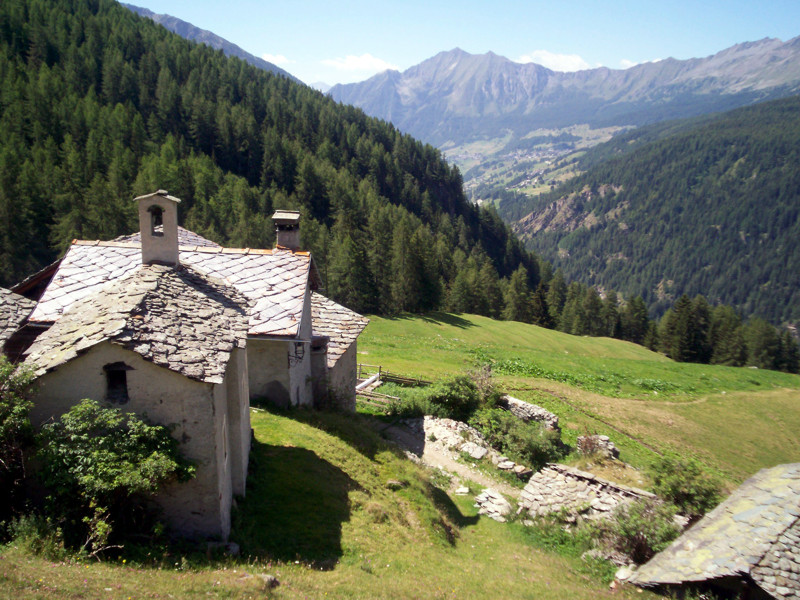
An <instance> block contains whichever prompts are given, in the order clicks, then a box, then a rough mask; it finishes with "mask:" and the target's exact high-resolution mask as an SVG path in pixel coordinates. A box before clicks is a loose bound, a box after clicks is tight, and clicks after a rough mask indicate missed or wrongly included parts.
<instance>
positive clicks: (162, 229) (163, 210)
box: [135, 190, 180, 265]
mask: <svg viewBox="0 0 800 600" xmlns="http://www.w3.org/2000/svg"><path fill="white" fill-rule="evenodd" d="M135 200H136V202H138V203H139V232H140V235H141V237H142V264H145V265H152V264H159V265H177V264H178V262H179V261H178V203H179V202H180V200H178V199H177V198H173V197H172V196H170V195H169V194H168V193H167V191H166V190H158V191H157V192H153V193H152V194H145V195H144V196H139V197H138V198H135Z"/></svg>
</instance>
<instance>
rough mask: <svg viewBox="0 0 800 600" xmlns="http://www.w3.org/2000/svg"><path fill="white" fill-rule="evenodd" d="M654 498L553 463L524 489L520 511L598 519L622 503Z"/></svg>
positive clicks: (537, 514)
mask: <svg viewBox="0 0 800 600" xmlns="http://www.w3.org/2000/svg"><path fill="white" fill-rule="evenodd" d="M655 498H656V496H655V494H651V493H650V492H646V491H644V490H640V489H638V488H632V487H628V486H625V485H621V484H618V483H613V482H611V481H608V480H606V479H602V478H600V477H597V476H595V475H593V474H591V473H587V472H586V471H580V470H578V469H574V468H572V467H567V466H565V465H558V464H554V463H550V464H548V465H547V466H546V467H544V468H543V469H542V470H541V471H539V472H538V473H536V474H534V475H533V477H531V478H530V480H529V481H528V484H527V485H526V486H525V489H523V490H522V494H520V500H519V512H522V511H527V513H528V515H530V516H531V517H537V516H541V515H546V514H550V513H554V512H561V511H563V512H565V513H573V514H574V515H575V516H577V515H578V514H580V515H582V516H584V517H586V518H589V519H596V518H603V517H606V516H610V515H611V513H612V512H613V511H614V509H615V508H616V507H617V506H619V505H620V504H624V503H626V502H633V501H637V500H648V499H655Z"/></svg>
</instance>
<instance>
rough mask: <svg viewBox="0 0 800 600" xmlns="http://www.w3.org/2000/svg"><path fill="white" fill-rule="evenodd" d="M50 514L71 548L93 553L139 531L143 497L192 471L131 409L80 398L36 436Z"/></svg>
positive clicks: (159, 431)
mask: <svg viewBox="0 0 800 600" xmlns="http://www.w3.org/2000/svg"><path fill="white" fill-rule="evenodd" d="M38 438H39V454H38V455H39V457H40V459H41V460H42V464H43V467H42V471H41V478H42V481H43V483H44V484H45V486H46V487H47V489H48V491H49V492H50V496H49V498H48V501H49V502H48V503H49V511H50V514H51V515H52V516H53V517H54V518H56V519H57V520H58V522H59V524H60V525H61V526H62V528H63V531H64V537H65V540H66V542H67V544H68V545H69V546H72V547H78V548H82V549H84V550H86V551H88V552H90V553H92V554H96V553H97V552H99V551H101V550H102V549H103V548H104V547H106V546H107V544H109V543H110V540H111V539H112V537H114V536H113V534H117V536H120V535H124V533H125V532H126V531H127V530H129V529H133V528H134V527H135V528H136V529H137V530H138V531H141V525H142V524H141V521H140V519H141V518H142V517H143V516H144V515H145V514H146V510H145V504H146V500H147V499H148V498H149V497H151V496H152V495H153V494H155V492H156V491H157V490H158V488H159V487H160V486H161V485H162V484H164V483H165V482H167V481H168V480H172V479H177V480H186V479H189V478H190V477H191V476H192V475H193V474H194V467H193V466H191V465H190V464H189V463H188V462H187V461H186V460H184V459H183V457H182V456H181V455H180V453H179V451H178V442H177V441H176V440H175V439H173V438H172V437H171V436H170V434H169V431H168V430H167V429H166V428H165V427H162V426H160V425H151V424H149V423H147V421H146V420H144V419H141V418H139V417H138V416H136V415H135V414H133V413H123V412H122V411H120V410H118V409H115V408H103V407H101V406H100V404H98V403H97V402H96V401H94V400H82V401H81V402H80V403H79V404H77V405H75V406H73V407H72V408H71V409H70V410H69V412H67V413H65V414H64V415H62V416H61V419H60V420H58V421H56V422H54V423H50V424H47V425H45V426H44V427H42V431H41V433H40V434H39V436H38Z"/></svg>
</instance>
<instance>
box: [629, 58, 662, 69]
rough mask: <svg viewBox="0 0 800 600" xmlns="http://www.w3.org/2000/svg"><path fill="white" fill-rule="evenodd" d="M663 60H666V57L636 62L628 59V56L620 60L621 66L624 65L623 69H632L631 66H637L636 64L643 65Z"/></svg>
mask: <svg viewBox="0 0 800 600" xmlns="http://www.w3.org/2000/svg"><path fill="white" fill-rule="evenodd" d="M662 60H664V59H663V58H654V59H653V60H645V61H642V62H634V61H632V60H628V59H627V58H623V59H622V60H621V61H619V66H620V67H622V68H623V69H630V68H631V67H635V66H636V65H643V64H645V63H657V62H661V61H662Z"/></svg>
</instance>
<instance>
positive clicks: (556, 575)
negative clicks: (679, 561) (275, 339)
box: [0, 410, 649, 600]
mask: <svg viewBox="0 0 800 600" xmlns="http://www.w3.org/2000/svg"><path fill="white" fill-rule="evenodd" d="M251 416H252V425H253V429H254V432H255V438H254V446H253V451H252V455H251V470H250V477H249V480H248V489H247V497H246V498H245V499H243V500H241V501H240V502H239V504H238V507H237V509H236V511H235V514H234V527H233V532H232V534H231V538H232V539H233V540H235V541H237V542H238V543H240V544H241V549H242V555H241V556H240V557H238V558H229V559H225V560H222V561H217V562H214V561H208V560H207V559H205V557H203V556H200V557H197V556H195V557H189V558H188V559H186V558H182V557H181V556H180V555H179V554H176V553H175V551H174V550H173V551H171V552H170V553H166V552H165V553H160V552H159V553H155V554H154V557H153V558H152V559H141V558H138V559H137V558H135V557H132V556H128V557H120V559H119V560H116V561H111V562H102V563H98V562H96V561H86V562H79V561H74V560H71V561H51V560H45V559H43V558H40V557H36V556H33V555H31V554H30V553H29V552H27V551H26V550H25V549H24V548H22V547H18V546H14V545H10V546H7V547H5V548H2V549H0V598H15V599H17V600H23V599H27V598H52V597H59V598H142V597H146V598H195V597H202V598H209V597H211V598H257V597H264V596H265V592H266V596H267V597H271V598H315V599H316V598H364V599H375V598H402V599H413V598H425V599H429V598H441V599H444V598H460V599H467V598H498V597H499V598H537V599H545V600H546V599H553V600H558V599H563V600H567V599H573V598H575V599H587V600H589V599H593V598H601V597H604V596H607V595H610V593H611V592H610V591H609V590H608V588H607V586H606V585H604V584H603V583H602V582H601V581H600V579H599V576H598V574H597V573H596V572H593V571H592V570H591V568H590V566H589V565H588V564H587V563H584V561H582V560H581V559H580V557H579V556H570V555H569V553H568V552H567V553H565V552H563V551H562V552H561V553H560V554H553V553H551V552H548V551H545V550H543V549H541V546H542V544H541V542H540V543H539V547H537V546H536V544H535V542H534V541H532V540H531V539H530V537H529V534H528V533H526V531H525V530H524V528H523V527H522V526H521V525H518V524H501V523H497V522H495V521H492V520H490V519H487V518H485V517H479V516H478V515H477V514H476V510H475V508H474V507H473V506H472V498H471V497H469V498H465V497H460V498H457V499H454V498H451V497H450V496H448V495H447V494H446V493H445V492H444V491H443V490H442V489H441V488H440V487H437V486H436V485H434V483H436V481H435V479H432V476H431V474H429V473H428V472H426V471H425V470H423V469H422V468H421V467H419V466H417V465H415V464H414V463H412V462H411V461H409V460H408V459H406V458H405V456H404V455H402V454H401V453H400V452H399V451H398V450H396V449H394V448H393V447H390V446H389V445H387V444H386V443H385V442H384V441H383V440H382V439H381V438H380V436H379V435H378V434H377V433H376V432H375V431H374V429H373V428H372V427H371V426H370V425H369V422H368V420H367V419H366V418H364V417H360V416H355V417H354V416H353V415H335V414H321V413H312V412H306V411H295V412H291V413H278V412H268V411H259V410H256V411H254V412H253V413H252V414H251ZM392 479H394V480H398V481H401V482H403V484H404V487H402V488H401V489H397V490H392V489H389V487H387V482H388V481H389V480H392ZM263 573H268V574H272V575H275V576H277V577H278V578H279V580H280V582H281V585H280V587H278V588H277V589H275V590H272V591H267V590H265V587H264V582H263V581H262V579H260V578H259V577H258V575H259V574H263ZM614 595H615V596H619V595H620V592H619V591H618V592H617V593H615V594H614ZM621 595H622V597H633V596H636V597H641V595H639V594H636V593H634V592H633V590H625V591H623V592H622V594H621ZM645 596H648V597H649V595H647V594H646V595H645Z"/></svg>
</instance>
